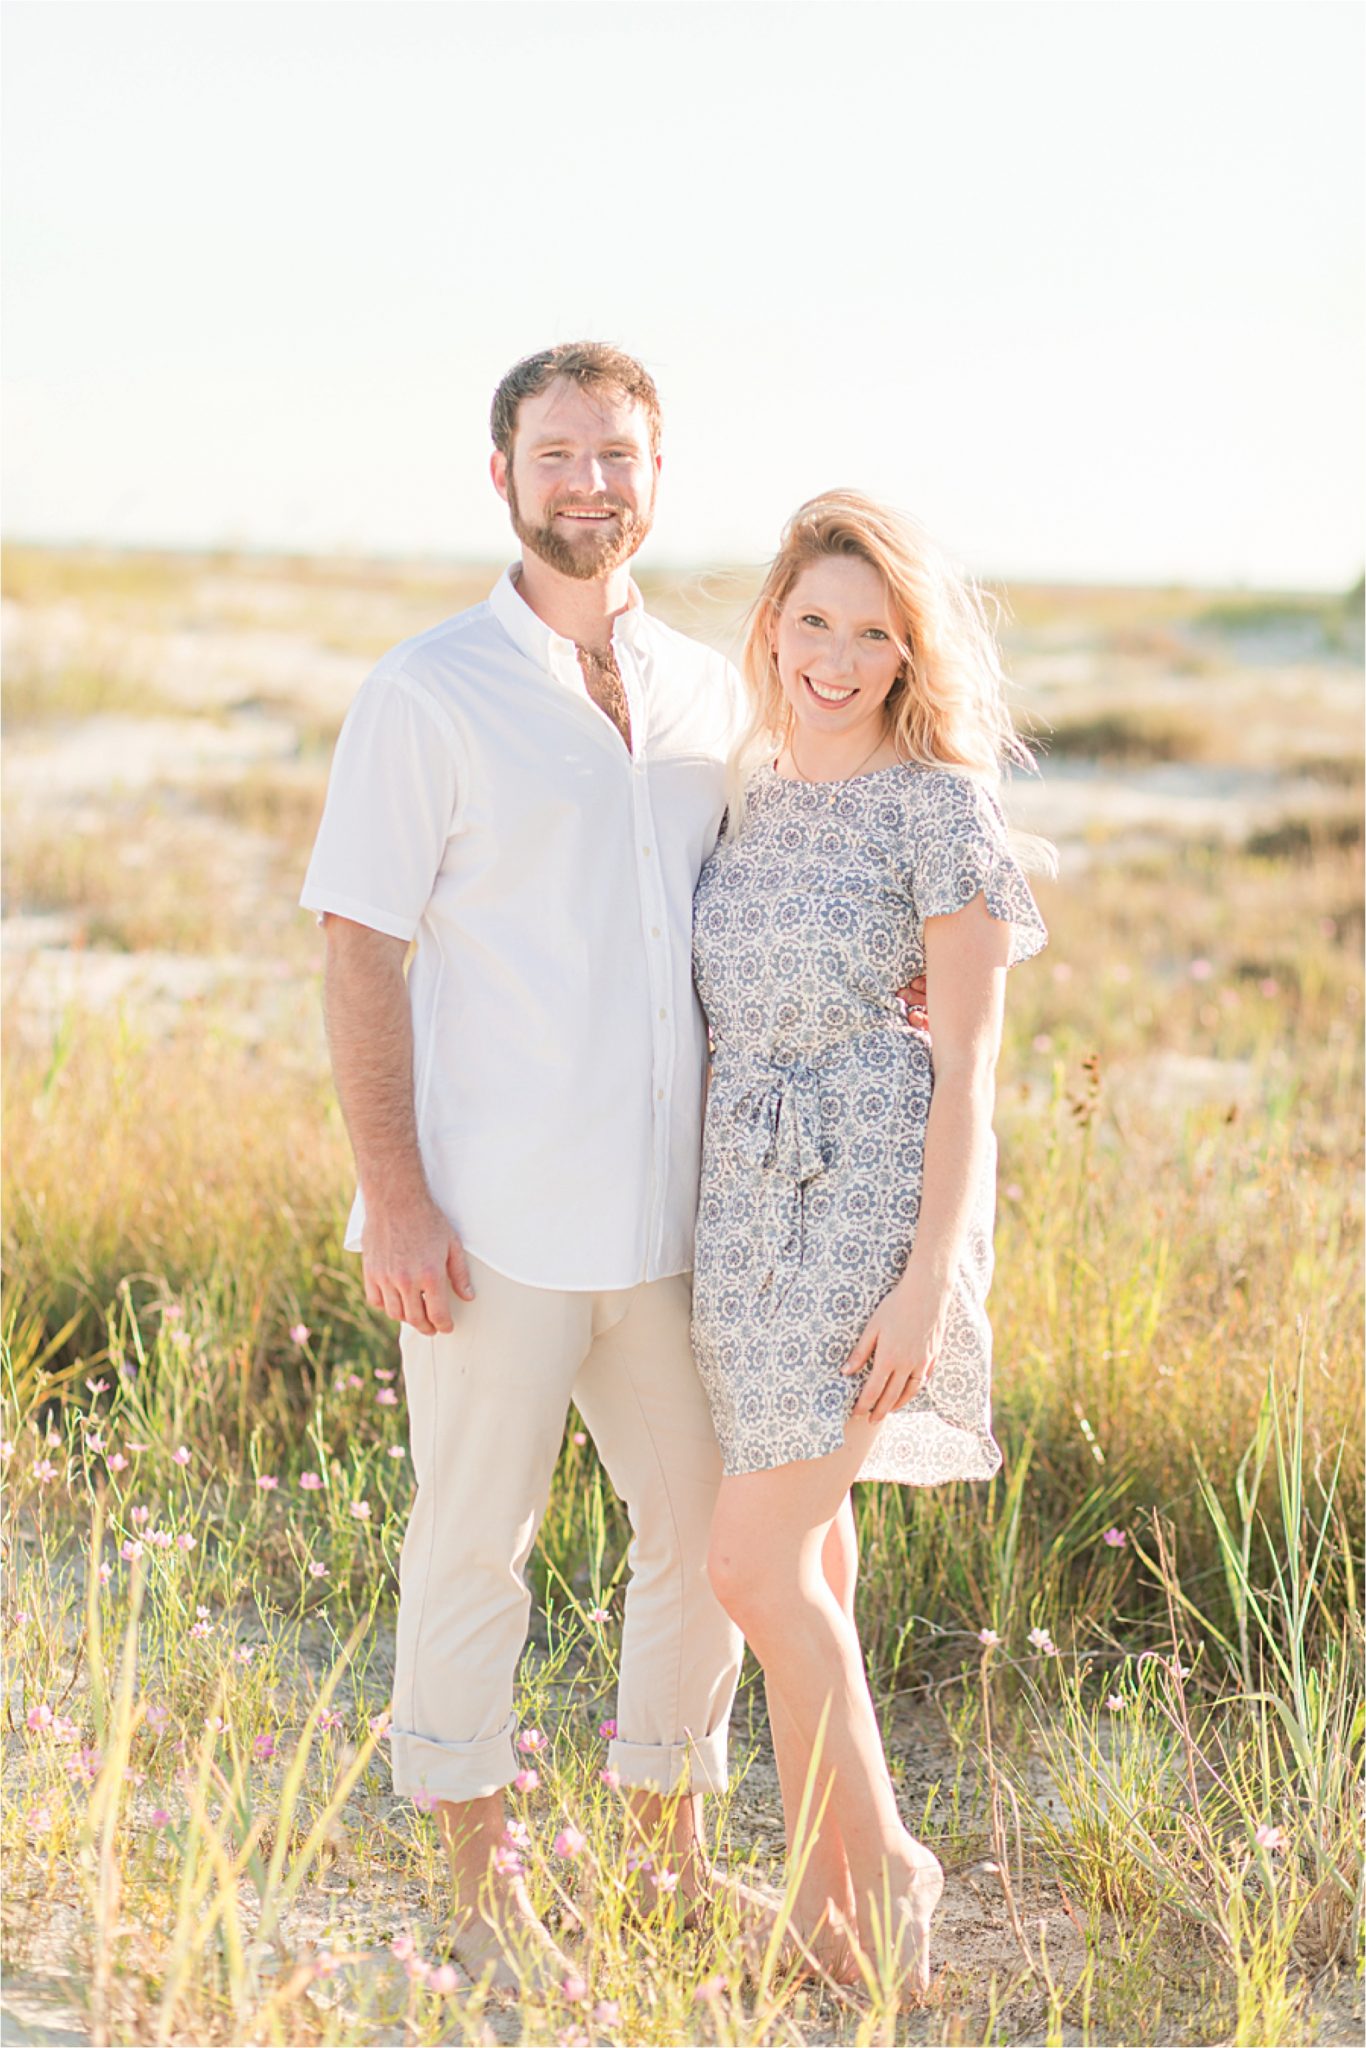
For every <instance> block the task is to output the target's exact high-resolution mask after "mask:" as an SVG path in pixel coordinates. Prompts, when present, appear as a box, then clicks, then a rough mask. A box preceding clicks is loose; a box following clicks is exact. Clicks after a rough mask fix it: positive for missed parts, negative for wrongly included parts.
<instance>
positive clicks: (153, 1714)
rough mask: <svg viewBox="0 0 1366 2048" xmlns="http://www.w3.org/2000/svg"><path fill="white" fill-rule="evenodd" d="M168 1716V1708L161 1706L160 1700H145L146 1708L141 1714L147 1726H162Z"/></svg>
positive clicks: (169, 1715) (169, 1712) (168, 1718)
mask: <svg viewBox="0 0 1366 2048" xmlns="http://www.w3.org/2000/svg"><path fill="white" fill-rule="evenodd" d="M170 1718H171V1710H170V1708H169V1707H163V1706H162V1704H161V1701H160V1700H149V1701H148V1702H147V1710H146V1712H145V1714H144V1715H143V1719H144V1720H145V1721H146V1723H147V1726H148V1727H149V1728H164V1727H165V1726H166V1723H167V1722H168V1721H169V1720H170Z"/></svg>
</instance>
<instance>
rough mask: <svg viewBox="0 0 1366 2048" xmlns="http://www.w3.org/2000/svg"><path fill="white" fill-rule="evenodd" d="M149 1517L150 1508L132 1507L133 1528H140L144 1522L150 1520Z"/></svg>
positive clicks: (150, 1516) (150, 1514)
mask: <svg viewBox="0 0 1366 2048" xmlns="http://www.w3.org/2000/svg"><path fill="white" fill-rule="evenodd" d="M151 1519H152V1510H151V1509H150V1508H145V1507H141V1506H139V1507H135V1508H134V1509H133V1514H132V1521H133V1526H134V1528H135V1529H140V1528H141V1527H142V1525H143V1523H144V1522H150V1521H151Z"/></svg>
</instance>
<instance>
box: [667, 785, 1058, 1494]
mask: <svg viewBox="0 0 1366 2048" xmlns="http://www.w3.org/2000/svg"><path fill="white" fill-rule="evenodd" d="M745 810H746V815H745V823H744V828H743V830H742V831H741V832H740V833H739V834H738V835H737V836H736V837H734V838H726V839H722V840H721V841H720V842H719V844H718V845H717V847H716V850H715V852H714V853H713V854H712V855H711V857H710V859H709V860H708V861H707V863H706V865H705V867H704V868H703V870H702V874H701V878H700V880H699V881H698V885H697V894H696V897H695V899H694V909H693V967H694V972H695V975H696V979H697V988H698V993H699V994H700V996H701V998H702V1003H703V1007H704V1008H705V1010H706V1013H707V1020H708V1023H709V1025H710V1028H711V1034H712V1044H713V1064H712V1074H711V1086H710V1089H709V1092H708V1097H707V1115H706V1128H705V1133H704V1139H703V1155H702V1187H701V1196H700V1201H699V1207H698V1221H697V1250H696V1263H695V1269H694V1276H693V1290H694V1294H693V1299H694V1307H693V1341H694V1348H695V1350H696V1354H697V1360H698V1365H699V1369H700V1371H701V1375H702V1380H703V1383H704V1385H705V1387H706V1390H707V1394H708V1398H709V1400H710V1402H711V1408H712V1414H713V1417H714V1419H715V1423H716V1430H717V1435H718V1437H719V1439H720V1444H721V1451H722V1456H723V1459H724V1462H725V1469H726V1471H727V1473H738V1472H753V1471H761V1470H765V1469H767V1468H769V1467H771V1466H774V1465H785V1464H789V1463H791V1462H792V1461H793V1460H795V1459H800V1458H819V1457H824V1456H826V1455H827V1454H828V1453H830V1452H832V1451H836V1450H838V1449H840V1448H841V1446H842V1445H843V1442H844V1424H845V1419H846V1417H847V1416H848V1414H849V1411H850V1410H851V1408H852V1407H853V1405H854V1402H855V1400H856V1399H857V1397H858V1392H859V1389H860V1387H861V1386H862V1384H863V1379H862V1377H859V1378H849V1379H846V1378H844V1377H843V1375H842V1373H841V1367H842V1366H843V1365H844V1363H845V1360H846V1359H847V1358H848V1356H849V1353H850V1351H851V1350H852V1349H853V1347H854V1344H855V1343H856V1342H857V1340H858V1338H859V1336H860V1334H861V1333H862V1331H863V1328H864V1326H865V1324H866V1323H867V1321H868V1318H869V1316H870V1315H871V1314H872V1312H873V1310H874V1309H875V1308H876V1307H877V1305H878V1303H879V1302H881V1301H882V1300H883V1299H884V1298H885V1296H886V1295H887V1294H888V1293H889V1292H890V1290H891V1289H892V1287H893V1286H894V1285H895V1284H896V1282H897V1280H898V1279H899V1278H900V1276H901V1273H902V1271H903V1269H904V1267H905V1265H906V1261H907V1258H908V1256H909V1254H910V1250H911V1246H912V1244H913V1242H914V1240H915V1228H916V1218H917V1216H918V1214H919V1209H920V1190H921V1177H922V1171H923V1165H924V1152H925V1124H926V1119H927V1117H928V1115H929V1108H930V1095H931V1091H932V1089H933V1086H934V1071H933V1063H932V1058H931V1047H930V1040H929V1038H928V1037H927V1036H926V1034H925V1033H924V1032H921V1031H917V1030H915V1029H914V1028H913V1027H912V1026H910V1025H909V1024H908V1023H907V1022H906V1020H905V1017H904V1014H903V1012H902V1009H901V1006H900V1004H899V1002H898V1001H897V998H896V993H895V992H896V990H898V989H899V988H902V987H904V986H905V985H906V983H907V982H909V981H910V980H912V979H913V978H914V977H915V976H916V975H917V974H920V973H921V972H923V969H924V961H925V955H924V936H923V935H924V923H925V919H926V918H927V917H938V916H944V915H947V914H949V913H951V912H953V911H955V910H959V909H961V908H962V907H963V905H964V904H966V903H969V902H971V900H972V898H973V897H974V896H976V895H977V894H978V893H979V891H980V892H981V894H982V895H983V896H984V897H985V900H986V904H987V908H988V909H989V910H990V912H991V914H992V916H993V917H997V918H1000V919H1002V920H1003V921H1005V922H1008V923H1009V924H1010V926H1011V945H1010V960H1011V964H1012V965H1013V964H1014V963H1015V962H1016V961H1018V960H1026V959H1028V958H1029V957H1030V956H1031V955H1032V954H1034V953H1037V952H1038V951H1039V949H1040V947H1041V946H1042V945H1043V944H1044V943H1045V939H1046V933H1045V931H1044V927H1043V922H1042V920H1041V919H1040V916H1039V913H1038V910H1037V908H1036V906H1035V903H1034V899H1033V897H1032V895H1031V894H1030V891H1029V886H1028V884H1027V882H1026V881H1025V878H1024V875H1023V873H1022V872H1021V869H1020V867H1019V865H1018V863H1017V862H1016V860H1015V859H1014V857H1013V855H1012V854H1011V851H1010V847H1009V843H1008V840H1007V835H1006V827H1005V821H1004V818H1003V817H1002V814H1001V810H1000V807H999V805H998V804H997V802H996V799H995V797H994V796H993V795H992V794H991V793H990V792H989V791H988V790H987V789H986V788H984V787H983V785H982V784H981V783H979V782H977V781H974V780H973V779H972V778H970V777H969V776H968V775H966V774H964V773H960V772H958V771H956V770H952V769H941V768H921V767H914V766H906V765H898V766H895V767H892V768H884V769H881V770H874V771H873V772H872V773H871V774H865V775H860V776H856V777H854V778H853V779H851V780H850V781H847V782H835V783H805V782H794V781H787V780H785V779H783V778H782V777H780V776H778V775H777V774H776V773H775V771H774V770H773V769H772V768H767V767H765V768H761V769H759V770H758V772H757V773H756V775H755V776H754V777H753V778H752V780H751V782H750V784H749V787H748V789H747V791H746V793H745ZM994 1209H995V1147H994V1146H992V1147H991V1148H990V1156H989V1157H988V1159H987V1161H986V1163H985V1165H984V1169H983V1173H982V1177H981V1181H980V1184H979V1186H978V1189H977V1193H976V1199H975V1204H974V1210H973V1217H972V1223H971V1228H970V1230H969V1232H968V1237H967V1242H966V1245H965V1248H964V1251H963V1254H962V1257H961V1259H960V1262H959V1267H958V1271H957V1274H956V1277H955V1280H954V1286H953V1297H952V1303H951V1309H950V1315H949V1322H948V1329H947V1334H946V1337H945V1342H944V1346H943V1349H942V1351H941V1352H940V1354H939V1357H938V1358H937V1360H936V1362H935V1365H934V1369H933V1371H932V1372H931V1374H930V1378H929V1381H928V1384H927V1385H926V1386H925V1387H924V1388H922V1390H921V1391H920V1393H918V1394H917V1395H916V1396H915V1397H914V1398H913V1399H912V1400H911V1401H910V1402H908V1403H907V1405H906V1406H905V1407H904V1408H901V1409H898V1410H897V1411H896V1412H895V1413H894V1414H893V1415H890V1416H889V1417H888V1418H887V1420H886V1421H885V1422H884V1423H883V1425H882V1427H881V1429H880V1430H879V1432H878V1434H877V1437H876V1438H875V1440H874V1443H873V1447H872V1449H871V1451H870V1453H869V1456H868V1458H867V1459H866V1460H865V1462H864V1466H863V1469H862V1471H861V1472H860V1474H859V1477H860V1478H862V1479H897V1480H902V1481H905V1482H906V1483H908V1484H910V1485H919V1486H929V1485H935V1484H937V1483H939V1482H941V1481H944V1480H949V1479H985V1478H989V1477H990V1475H991V1474H992V1473H993V1472H994V1471H995V1470H996V1469H997V1467H998V1465H999V1464H1000V1462H1001V1454H1000V1451H999V1450H998V1448H997V1445H996V1442H995V1440H994V1438H993V1436H992V1434H991V1328H990V1325H989V1323H988V1322H987V1316H986V1295H987V1288H988V1286H989V1284H990V1280H991V1267H992V1246H991V1237H992V1222H993V1216H994Z"/></svg>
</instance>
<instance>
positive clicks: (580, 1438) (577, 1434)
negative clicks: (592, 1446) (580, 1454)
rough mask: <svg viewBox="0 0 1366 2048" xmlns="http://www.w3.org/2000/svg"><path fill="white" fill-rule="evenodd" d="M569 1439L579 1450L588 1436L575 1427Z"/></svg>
mask: <svg viewBox="0 0 1366 2048" xmlns="http://www.w3.org/2000/svg"><path fill="white" fill-rule="evenodd" d="M570 1441H571V1442H572V1443H574V1444H575V1445H577V1447H578V1449H579V1450H582V1449H583V1447H584V1445H585V1444H586V1443H587V1442H588V1438H587V1437H586V1436H585V1435H584V1432H583V1431H582V1430H581V1429H576V1430H575V1431H574V1434H573V1436H572V1438H571V1439H570Z"/></svg>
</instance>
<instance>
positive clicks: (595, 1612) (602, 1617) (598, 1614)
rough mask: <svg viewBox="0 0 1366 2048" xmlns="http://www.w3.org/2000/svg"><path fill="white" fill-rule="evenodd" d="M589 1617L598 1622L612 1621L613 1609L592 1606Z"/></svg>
mask: <svg viewBox="0 0 1366 2048" xmlns="http://www.w3.org/2000/svg"><path fill="white" fill-rule="evenodd" d="M588 1619H589V1620H590V1621H596V1622H604V1621H610V1620H611V1619H612V1610H611V1608H610V1607H590V1608H589V1610H588Z"/></svg>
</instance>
